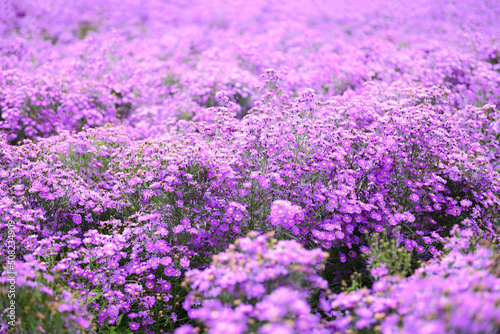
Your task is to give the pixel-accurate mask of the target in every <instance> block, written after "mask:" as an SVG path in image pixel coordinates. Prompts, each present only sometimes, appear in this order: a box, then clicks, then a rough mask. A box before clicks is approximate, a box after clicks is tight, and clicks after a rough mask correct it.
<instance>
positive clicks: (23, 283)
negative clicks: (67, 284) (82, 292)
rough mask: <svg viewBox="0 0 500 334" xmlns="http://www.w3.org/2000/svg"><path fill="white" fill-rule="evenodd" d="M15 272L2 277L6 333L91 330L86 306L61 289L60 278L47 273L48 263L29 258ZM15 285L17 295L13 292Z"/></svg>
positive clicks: (1, 322)
mask: <svg viewBox="0 0 500 334" xmlns="http://www.w3.org/2000/svg"><path fill="white" fill-rule="evenodd" d="M14 268H15V269H14V270H12V269H11V270H5V271H4V272H3V275H2V276H0V283H1V284H2V287H1V289H0V305H2V309H4V310H5V312H4V311H3V312H2V313H1V314H0V329H1V331H2V332H3V333H6V332H7V333H10V332H11V330H12V329H13V328H16V329H17V331H18V332H19V333H35V332H36V333H62V332H71V333H85V332H86V330H87V329H89V323H90V322H89V320H90V318H91V316H90V315H89V313H88V312H87V309H86V307H85V305H84V304H83V303H82V302H81V301H80V300H78V299H77V298H75V296H74V295H73V294H72V293H71V292H70V291H68V289H67V288H64V287H63V286H62V285H61V283H60V279H59V277H58V276H57V275H56V276H54V275H51V274H50V273H49V272H47V268H46V265H45V264H44V263H42V262H40V261H38V260H36V258H35V257H34V256H32V255H28V256H26V258H25V261H16V264H15V265H14ZM9 273H10V274H9ZM12 283H13V284H15V290H13V291H12V289H10V288H9V287H10V285H11V284H12ZM12 300H13V301H15V303H14V304H13V303H12V302H11V301H12ZM8 307H11V309H13V310H14V313H15V317H14V318H9V317H8V315H10V314H9V313H8V312H9V308H8ZM32 319H33V320H34V319H36V321H32ZM11 322H14V323H15V326H12V324H11Z"/></svg>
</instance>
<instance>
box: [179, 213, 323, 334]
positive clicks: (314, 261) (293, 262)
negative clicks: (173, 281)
mask: <svg viewBox="0 0 500 334" xmlns="http://www.w3.org/2000/svg"><path fill="white" fill-rule="evenodd" d="M278 204H279V203H278ZM273 234H274V233H269V234H268V235H267V236H266V235H259V234H258V233H257V232H254V231H252V232H250V233H249V234H248V237H245V238H240V239H238V240H236V242H235V245H231V246H230V247H229V249H228V250H227V251H226V252H223V253H219V254H218V255H215V256H214V261H213V263H212V264H211V266H210V267H209V268H207V269H205V270H203V271H200V270H198V269H194V270H192V271H189V272H187V273H186V281H185V282H186V283H187V284H188V285H189V287H190V288H191V289H192V291H191V292H190V293H189V294H188V296H187V298H186V301H185V302H184V308H185V309H186V310H187V311H188V313H189V315H190V317H191V318H193V319H196V320H197V321H199V322H200V323H202V324H203V325H204V326H206V327H207V328H208V332H209V333H219V332H220V331H227V332H230V333H246V332H248V331H253V332H258V333H273V332H274V331H278V332H279V333H301V332H303V331H309V330H311V331H312V332H314V333H323V332H324V331H321V330H320V328H321V327H320V326H319V324H320V319H319V317H318V316H316V315H314V314H311V308H310V306H309V304H308V303H307V301H306V299H307V298H308V297H310V294H311V292H312V290H313V289H326V288H327V282H326V281H325V280H324V279H322V278H321V277H320V276H318V275H317V272H318V269H319V270H321V268H322V267H323V266H324V260H325V258H326V257H327V255H328V254H326V253H323V252H321V250H319V249H317V250H313V251H308V250H305V249H303V248H302V247H301V246H300V244H298V243H297V242H295V241H285V240H282V241H277V240H276V239H271V238H272V237H273ZM191 330H192V326H191V327H186V328H183V327H181V328H179V329H178V330H177V331H176V333H183V332H188V331H191Z"/></svg>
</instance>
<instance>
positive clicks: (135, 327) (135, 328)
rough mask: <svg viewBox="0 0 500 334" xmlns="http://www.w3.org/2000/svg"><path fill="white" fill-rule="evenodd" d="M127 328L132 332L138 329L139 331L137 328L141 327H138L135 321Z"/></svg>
mask: <svg viewBox="0 0 500 334" xmlns="http://www.w3.org/2000/svg"><path fill="white" fill-rule="evenodd" d="M129 326H130V329H131V330H133V331H136V330H138V329H139V327H141V326H140V325H139V323H137V322H135V321H132V322H130V324H129Z"/></svg>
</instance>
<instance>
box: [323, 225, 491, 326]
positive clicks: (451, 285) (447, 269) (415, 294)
mask: <svg viewBox="0 0 500 334" xmlns="http://www.w3.org/2000/svg"><path fill="white" fill-rule="evenodd" d="M454 232H456V236H454V237H452V238H451V239H450V240H449V242H448V243H447V245H446V247H445V249H446V253H447V254H446V255H444V256H441V257H438V258H434V259H432V260H431V261H429V262H428V263H426V264H425V266H424V267H422V268H420V269H418V270H417V271H416V272H415V273H414V274H413V275H412V276H410V277H408V278H405V279H402V278H401V277H397V276H389V275H387V276H386V275H385V274H387V271H385V274H384V273H380V270H379V271H378V272H379V274H378V275H377V276H378V277H377V280H376V282H375V283H374V284H373V288H372V290H368V289H366V288H365V289H363V290H358V291H355V292H351V293H348V294H345V293H343V294H339V295H333V296H330V299H329V301H328V302H326V301H325V302H324V304H323V307H324V311H326V312H332V310H334V312H337V315H338V316H337V317H336V319H335V320H333V321H332V322H331V323H330V325H331V328H332V330H334V331H338V332H341V333H352V332H356V331H362V330H365V331H366V330H367V329H369V330H375V331H379V332H380V331H381V332H383V333H417V332H418V333H423V332H425V333H443V332H446V331H448V332H452V333H494V332H496V331H498V330H499V328H500V322H499V320H500V317H499V314H500V313H499V310H500V304H499V303H500V291H499V282H500V276H498V273H499V271H498V270H499V268H500V266H499V263H498V259H499V258H498V245H494V246H493V247H491V246H490V247H485V246H484V245H477V241H476V243H475V244H476V245H475V244H474V243H473V242H470V240H469V239H471V237H472V236H473V233H472V232H471V231H467V230H456V231H454ZM339 312H340V313H339Z"/></svg>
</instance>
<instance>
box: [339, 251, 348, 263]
mask: <svg viewBox="0 0 500 334" xmlns="http://www.w3.org/2000/svg"><path fill="white" fill-rule="evenodd" d="M339 258H340V262H342V263H344V262H345V261H346V260H347V258H346V256H345V254H344V253H340V255H339Z"/></svg>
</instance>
